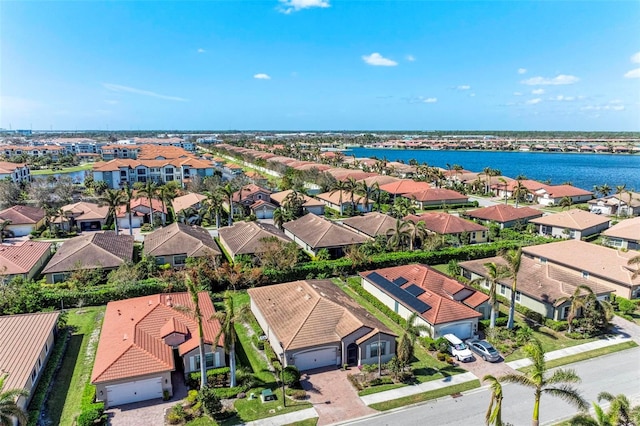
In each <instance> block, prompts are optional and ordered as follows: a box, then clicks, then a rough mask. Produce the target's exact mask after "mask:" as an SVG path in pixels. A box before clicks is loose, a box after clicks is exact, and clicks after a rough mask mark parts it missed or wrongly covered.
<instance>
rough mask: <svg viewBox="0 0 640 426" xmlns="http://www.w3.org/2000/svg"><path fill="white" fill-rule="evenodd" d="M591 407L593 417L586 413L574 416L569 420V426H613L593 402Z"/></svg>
mask: <svg viewBox="0 0 640 426" xmlns="http://www.w3.org/2000/svg"><path fill="white" fill-rule="evenodd" d="M592 405H593V411H594V412H595V417H593V416H591V415H590V414H588V413H580V414H576V415H575V416H573V417H572V418H571V419H570V420H569V424H570V425H571V426H614V425H613V424H612V423H611V422H610V421H609V417H608V416H607V413H605V411H604V410H603V409H602V407H601V406H599V405H598V404H596V403H595V402H594V403H593V404H592Z"/></svg>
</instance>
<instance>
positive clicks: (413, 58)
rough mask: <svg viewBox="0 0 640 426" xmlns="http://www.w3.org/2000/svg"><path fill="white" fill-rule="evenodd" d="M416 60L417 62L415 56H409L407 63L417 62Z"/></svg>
mask: <svg viewBox="0 0 640 426" xmlns="http://www.w3.org/2000/svg"><path fill="white" fill-rule="evenodd" d="M415 60H416V57H415V56H413V55H407V61H409V62H413V61H415Z"/></svg>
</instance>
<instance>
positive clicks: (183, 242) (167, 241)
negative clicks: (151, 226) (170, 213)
mask: <svg viewBox="0 0 640 426" xmlns="http://www.w3.org/2000/svg"><path fill="white" fill-rule="evenodd" d="M143 253H144V254H145V256H153V257H155V258H156V263H157V264H159V265H164V264H169V265H171V267H173V268H181V267H184V266H185V263H186V260H187V257H202V256H207V255H211V256H220V255H221V254H222V252H221V251H220V249H219V248H218V245H217V244H216V242H215V240H214V239H213V237H212V236H211V234H210V233H209V231H207V230H206V229H204V228H203V227H201V226H195V225H185V224H183V223H179V222H174V223H172V224H171V225H167V226H165V227H164V228H158V229H156V230H155V231H153V232H152V233H150V234H149V235H147V236H146V237H145V238H144V248H143Z"/></svg>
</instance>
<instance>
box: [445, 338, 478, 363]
mask: <svg viewBox="0 0 640 426" xmlns="http://www.w3.org/2000/svg"><path fill="white" fill-rule="evenodd" d="M442 337H444V338H445V339H447V341H448V342H449V353H451V355H452V356H453V357H455V358H456V359H457V360H458V361H460V362H470V361H473V360H474V359H475V358H474V357H473V354H472V353H471V350H470V349H469V347H468V346H467V345H465V344H464V343H463V342H462V340H460V339H459V338H458V337H457V336H456V335H454V334H445V335H444V336H442Z"/></svg>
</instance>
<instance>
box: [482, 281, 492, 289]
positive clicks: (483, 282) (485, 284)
mask: <svg viewBox="0 0 640 426" xmlns="http://www.w3.org/2000/svg"><path fill="white" fill-rule="evenodd" d="M482 286H483V287H486V288H489V287H490V286H491V285H490V284H489V280H488V279H485V280H484V281H482Z"/></svg>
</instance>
